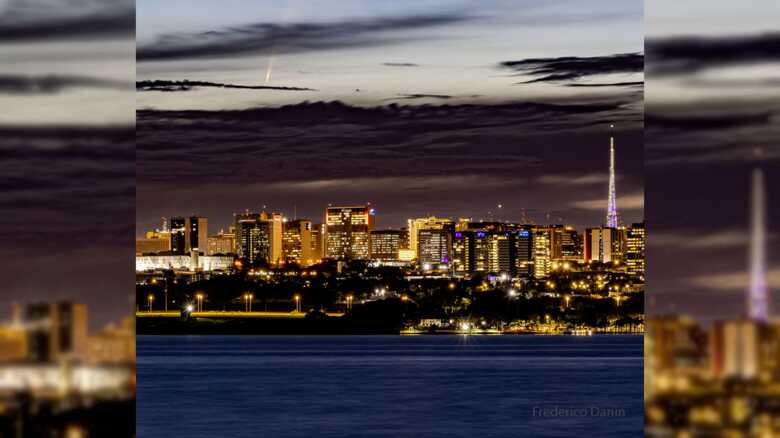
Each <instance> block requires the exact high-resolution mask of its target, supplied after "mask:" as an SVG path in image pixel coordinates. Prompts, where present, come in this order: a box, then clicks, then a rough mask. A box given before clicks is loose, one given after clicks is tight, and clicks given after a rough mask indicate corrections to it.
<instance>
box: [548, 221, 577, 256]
mask: <svg viewBox="0 0 780 438" xmlns="http://www.w3.org/2000/svg"><path fill="white" fill-rule="evenodd" d="M556 231H557V232H556V239H557V242H556V250H557V251H558V253H557V257H554V258H556V259H562V260H579V259H581V258H582V236H580V234H579V233H578V232H577V230H575V229H574V228H573V227H570V226H568V225H566V226H562V225H557V226H556Z"/></svg>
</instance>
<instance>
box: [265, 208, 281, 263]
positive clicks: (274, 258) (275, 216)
mask: <svg viewBox="0 0 780 438" xmlns="http://www.w3.org/2000/svg"><path fill="white" fill-rule="evenodd" d="M268 220H269V221H270V230H271V252H270V257H271V264H273V265H276V264H279V263H280V262H283V261H284V258H283V245H282V230H283V228H284V218H283V217H282V214H281V213H271V214H270V215H269V216H268Z"/></svg>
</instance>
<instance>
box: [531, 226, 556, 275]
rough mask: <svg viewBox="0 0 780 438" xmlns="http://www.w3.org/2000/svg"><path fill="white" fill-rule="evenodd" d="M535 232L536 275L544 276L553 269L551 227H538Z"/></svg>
mask: <svg viewBox="0 0 780 438" xmlns="http://www.w3.org/2000/svg"><path fill="white" fill-rule="evenodd" d="M533 234H534V237H533V247H534V277H536V278H544V277H547V276H548V275H550V270H551V269H552V246H551V234H552V233H551V229H550V228H537V229H536V230H534V233H533Z"/></svg>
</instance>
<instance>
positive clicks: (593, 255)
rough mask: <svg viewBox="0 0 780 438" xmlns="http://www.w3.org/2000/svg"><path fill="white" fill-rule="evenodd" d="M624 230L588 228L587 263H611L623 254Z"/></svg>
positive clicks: (586, 237)
mask: <svg viewBox="0 0 780 438" xmlns="http://www.w3.org/2000/svg"><path fill="white" fill-rule="evenodd" d="M624 233H625V229H624V228H608V227H601V228H588V229H586V230H585V254H584V255H585V261H588V262H590V261H598V262H602V263H611V262H613V261H620V260H621V258H622V253H623V250H622V248H623V242H624V240H625V239H623V234H624Z"/></svg>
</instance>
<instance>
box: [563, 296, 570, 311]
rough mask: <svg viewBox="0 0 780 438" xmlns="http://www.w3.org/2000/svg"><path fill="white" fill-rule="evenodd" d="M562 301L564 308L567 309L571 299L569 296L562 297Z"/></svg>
mask: <svg viewBox="0 0 780 438" xmlns="http://www.w3.org/2000/svg"><path fill="white" fill-rule="evenodd" d="M563 300H564V301H565V302H566V308H567V309H568V308H569V301H570V300H571V297H570V296H569V295H566V296H565V297H563Z"/></svg>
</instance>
